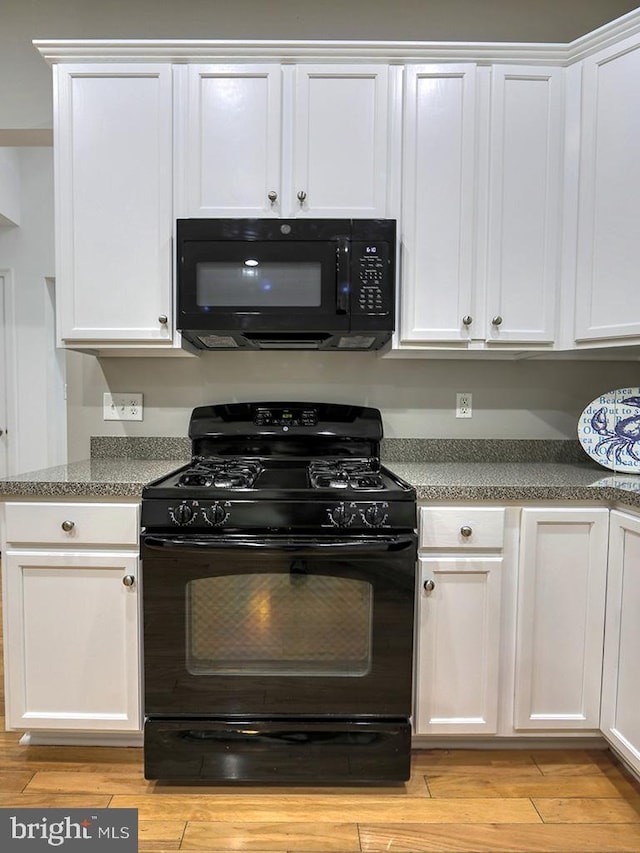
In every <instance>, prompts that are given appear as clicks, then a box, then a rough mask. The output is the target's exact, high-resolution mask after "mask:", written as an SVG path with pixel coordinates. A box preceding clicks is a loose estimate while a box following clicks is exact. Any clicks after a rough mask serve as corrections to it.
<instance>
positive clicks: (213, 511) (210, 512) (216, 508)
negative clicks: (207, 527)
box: [204, 504, 227, 525]
mask: <svg viewBox="0 0 640 853" xmlns="http://www.w3.org/2000/svg"><path fill="white" fill-rule="evenodd" d="M204 517H205V518H206V520H207V521H208V522H209V524H213V525H216V524H222V522H223V521H224V520H225V518H226V517H227V513H226V512H225V509H224V507H223V506H220V504H213V505H212V506H210V507H207V509H205V511H204Z"/></svg>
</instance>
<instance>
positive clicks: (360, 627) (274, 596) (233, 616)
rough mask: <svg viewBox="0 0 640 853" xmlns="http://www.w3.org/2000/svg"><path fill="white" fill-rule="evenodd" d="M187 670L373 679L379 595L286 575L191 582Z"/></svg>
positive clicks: (354, 584)
mask: <svg viewBox="0 0 640 853" xmlns="http://www.w3.org/2000/svg"><path fill="white" fill-rule="evenodd" d="M186 608H187V612H186V633H187V636H186V644H185V647H186V668H187V671H188V672H189V673H190V674H191V675H196V676H197V675H201V676H211V675H236V676H256V675H259V676H274V675H278V676H298V677H299V676H325V677H327V676H329V677H339V676H351V677H357V676H365V675H367V674H368V673H369V672H370V670H371V659H372V643H371V633H372V616H373V587H372V586H371V584H369V583H367V582H366V581H363V580H356V579H353V578H340V577H332V576H327V575H310V574H307V573H306V572H305V568H304V565H303V561H295V560H294V561H293V562H292V565H291V567H290V571H289V572H288V573H286V574H284V573H278V574H242V575H230V576H226V577H224V576H223V577H206V578H199V579H197V580H193V581H190V582H189V583H188V584H187V595H186Z"/></svg>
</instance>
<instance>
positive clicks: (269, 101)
mask: <svg viewBox="0 0 640 853" xmlns="http://www.w3.org/2000/svg"><path fill="white" fill-rule="evenodd" d="M174 74H175V82H176V91H177V97H176V139H177V146H176V158H175V167H176V215H177V217H178V218H181V217H189V216H202V217H205V216H221V217H232V216H258V217H260V216H279V215H281V209H282V202H281V192H280V186H281V175H280V170H281V154H282V141H281V136H282V131H281V122H282V70H281V68H280V66H279V65H275V64H262V65H251V64H247V65H189V66H178V67H176V69H175V71H174ZM269 193H271V194H272V199H273V200H271V199H270V198H269Z"/></svg>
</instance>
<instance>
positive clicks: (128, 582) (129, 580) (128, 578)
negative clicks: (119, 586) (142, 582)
mask: <svg viewBox="0 0 640 853" xmlns="http://www.w3.org/2000/svg"><path fill="white" fill-rule="evenodd" d="M135 582H136V579H135V578H134V576H133V575H125V576H124V577H123V578H122V583H123V584H124V585H125V586H133V585H134V583H135Z"/></svg>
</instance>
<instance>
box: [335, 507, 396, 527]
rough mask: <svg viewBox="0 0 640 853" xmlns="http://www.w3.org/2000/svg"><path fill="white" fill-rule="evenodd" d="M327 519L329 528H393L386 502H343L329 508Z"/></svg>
mask: <svg viewBox="0 0 640 853" xmlns="http://www.w3.org/2000/svg"><path fill="white" fill-rule="evenodd" d="M327 518H328V522H329V523H328V526H329V527H391V523H390V519H389V504H388V503H387V502H386V501H376V502H373V503H370V502H367V503H364V502H362V501H341V502H340V503H338V504H334V505H332V506H330V507H328V508H327ZM323 526H327V525H323Z"/></svg>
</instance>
